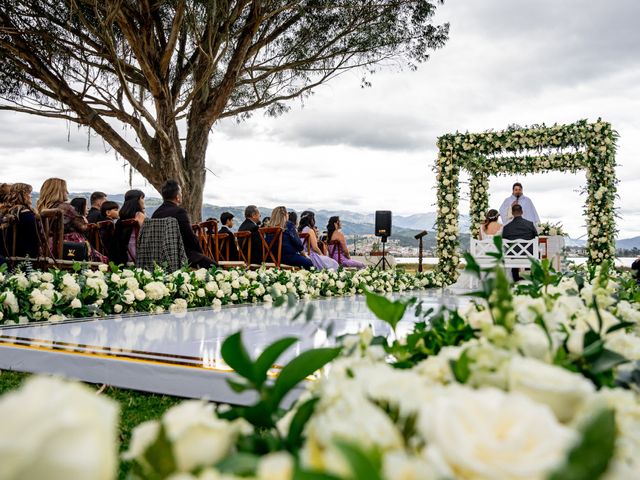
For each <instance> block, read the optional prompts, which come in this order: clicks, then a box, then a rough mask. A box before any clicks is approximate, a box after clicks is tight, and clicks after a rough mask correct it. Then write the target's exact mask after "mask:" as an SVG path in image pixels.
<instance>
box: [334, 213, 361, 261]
mask: <svg viewBox="0 0 640 480" xmlns="http://www.w3.org/2000/svg"><path fill="white" fill-rule="evenodd" d="M327 243H328V244H329V256H330V257H331V258H333V259H334V260H336V261H337V262H338V263H339V264H340V266H341V267H348V268H364V267H365V265H364V263H362V262H358V261H357V260H352V259H351V257H350V256H349V248H348V247H347V240H346V238H344V234H343V233H342V223H341V222H340V217H338V216H335V217H331V218H329V223H328V224H327Z"/></svg>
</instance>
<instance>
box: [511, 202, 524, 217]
mask: <svg viewBox="0 0 640 480" xmlns="http://www.w3.org/2000/svg"><path fill="white" fill-rule="evenodd" d="M511 213H513V216H514V217H515V216H520V215H522V205H518V204H516V205H514V206H513V207H511Z"/></svg>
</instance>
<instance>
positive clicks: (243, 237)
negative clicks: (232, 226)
mask: <svg viewBox="0 0 640 480" xmlns="http://www.w3.org/2000/svg"><path fill="white" fill-rule="evenodd" d="M235 236H236V240H237V241H238V259H239V260H241V261H243V262H244V264H245V265H246V267H247V268H250V267H251V232H249V231H247V230H244V231H242V232H237V233H236V235H235Z"/></svg>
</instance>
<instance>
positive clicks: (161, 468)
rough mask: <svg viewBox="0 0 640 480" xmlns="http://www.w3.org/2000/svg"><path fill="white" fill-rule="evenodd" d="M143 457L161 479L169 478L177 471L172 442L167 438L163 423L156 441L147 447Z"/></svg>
mask: <svg viewBox="0 0 640 480" xmlns="http://www.w3.org/2000/svg"><path fill="white" fill-rule="evenodd" d="M143 457H144V459H145V460H146V461H147V463H148V464H149V465H150V466H151V468H152V469H153V471H154V472H155V473H156V474H157V476H158V477H159V478H165V477H168V476H169V475H171V474H172V473H173V472H175V471H176V468H177V467H176V461H175V458H174V456H173V450H172V448H171V442H169V439H168V438H167V432H166V431H165V429H164V425H163V424H162V423H161V424H160V430H159V432H158V436H157V437H156V440H155V441H154V442H153V443H152V444H151V445H149V446H148V447H147V449H146V450H145V452H144V455H143Z"/></svg>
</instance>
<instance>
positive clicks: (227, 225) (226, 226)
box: [218, 212, 238, 262]
mask: <svg viewBox="0 0 640 480" xmlns="http://www.w3.org/2000/svg"><path fill="white" fill-rule="evenodd" d="M220 224H221V225H222V226H221V227H220V230H218V233H226V234H227V235H229V240H228V241H229V260H231V261H234V262H235V261H237V260H238V246H237V245H236V237H235V236H234V235H233V232H232V231H231V228H233V213H231V212H222V215H220Z"/></svg>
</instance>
